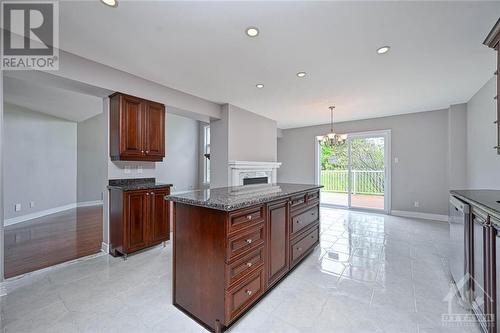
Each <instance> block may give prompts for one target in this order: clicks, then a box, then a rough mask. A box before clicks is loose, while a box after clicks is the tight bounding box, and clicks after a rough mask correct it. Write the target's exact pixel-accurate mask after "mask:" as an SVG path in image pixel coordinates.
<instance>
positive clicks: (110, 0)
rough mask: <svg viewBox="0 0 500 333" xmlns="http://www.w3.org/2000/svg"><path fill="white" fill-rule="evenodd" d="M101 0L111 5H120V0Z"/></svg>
mask: <svg viewBox="0 0 500 333" xmlns="http://www.w3.org/2000/svg"><path fill="white" fill-rule="evenodd" d="M101 2H102V3H103V4H105V5H106V6H109V7H118V0H101Z"/></svg>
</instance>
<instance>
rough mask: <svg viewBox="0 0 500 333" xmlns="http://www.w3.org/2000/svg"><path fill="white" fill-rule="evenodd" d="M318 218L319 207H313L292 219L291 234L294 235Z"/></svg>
mask: <svg viewBox="0 0 500 333" xmlns="http://www.w3.org/2000/svg"><path fill="white" fill-rule="evenodd" d="M318 218H319V206H317V205H316V206H314V207H312V208H310V209H308V210H306V211H305V212H303V213H300V214H298V215H296V216H294V217H292V228H291V233H292V235H293V234H296V233H297V232H299V231H300V230H302V229H304V228H305V227H307V226H308V225H310V224H311V223H313V222H315V221H317V220H318Z"/></svg>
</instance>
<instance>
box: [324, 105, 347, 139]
mask: <svg viewBox="0 0 500 333" xmlns="http://www.w3.org/2000/svg"><path fill="white" fill-rule="evenodd" d="M329 109H330V133H328V134H325V135H324V136H323V138H322V139H321V141H323V144H328V145H330V146H335V145H341V144H343V143H344V142H345V141H346V140H347V134H336V133H335V132H334V131H333V110H335V106H330V107H329Z"/></svg>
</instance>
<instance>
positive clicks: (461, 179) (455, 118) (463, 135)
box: [448, 104, 467, 190]
mask: <svg viewBox="0 0 500 333" xmlns="http://www.w3.org/2000/svg"><path fill="white" fill-rule="evenodd" d="M466 126H467V105H466V104H456V105H451V106H450V108H449V109H448V187H449V189H450V190H452V189H455V190H456V189H464V188H465V187H466V185H467V149H465V147H466V146H467V132H466V130H465V129H466Z"/></svg>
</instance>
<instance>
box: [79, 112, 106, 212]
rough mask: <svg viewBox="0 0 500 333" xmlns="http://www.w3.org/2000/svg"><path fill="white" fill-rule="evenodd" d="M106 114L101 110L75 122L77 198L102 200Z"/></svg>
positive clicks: (104, 182)
mask: <svg viewBox="0 0 500 333" xmlns="http://www.w3.org/2000/svg"><path fill="white" fill-rule="evenodd" d="M105 117H106V114H105V113H103V112H101V113H100V114H98V115H97V116H94V117H92V118H90V119H87V120H85V121H82V122H79V123H78V124H77V138H78V139H77V147H78V151H77V200H78V202H80V203H81V202H89V201H99V200H102V192H103V191H105V190H106V185H107V178H108V169H107V159H106V154H107V149H106V142H107V138H106V133H107V129H106V121H105Z"/></svg>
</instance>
